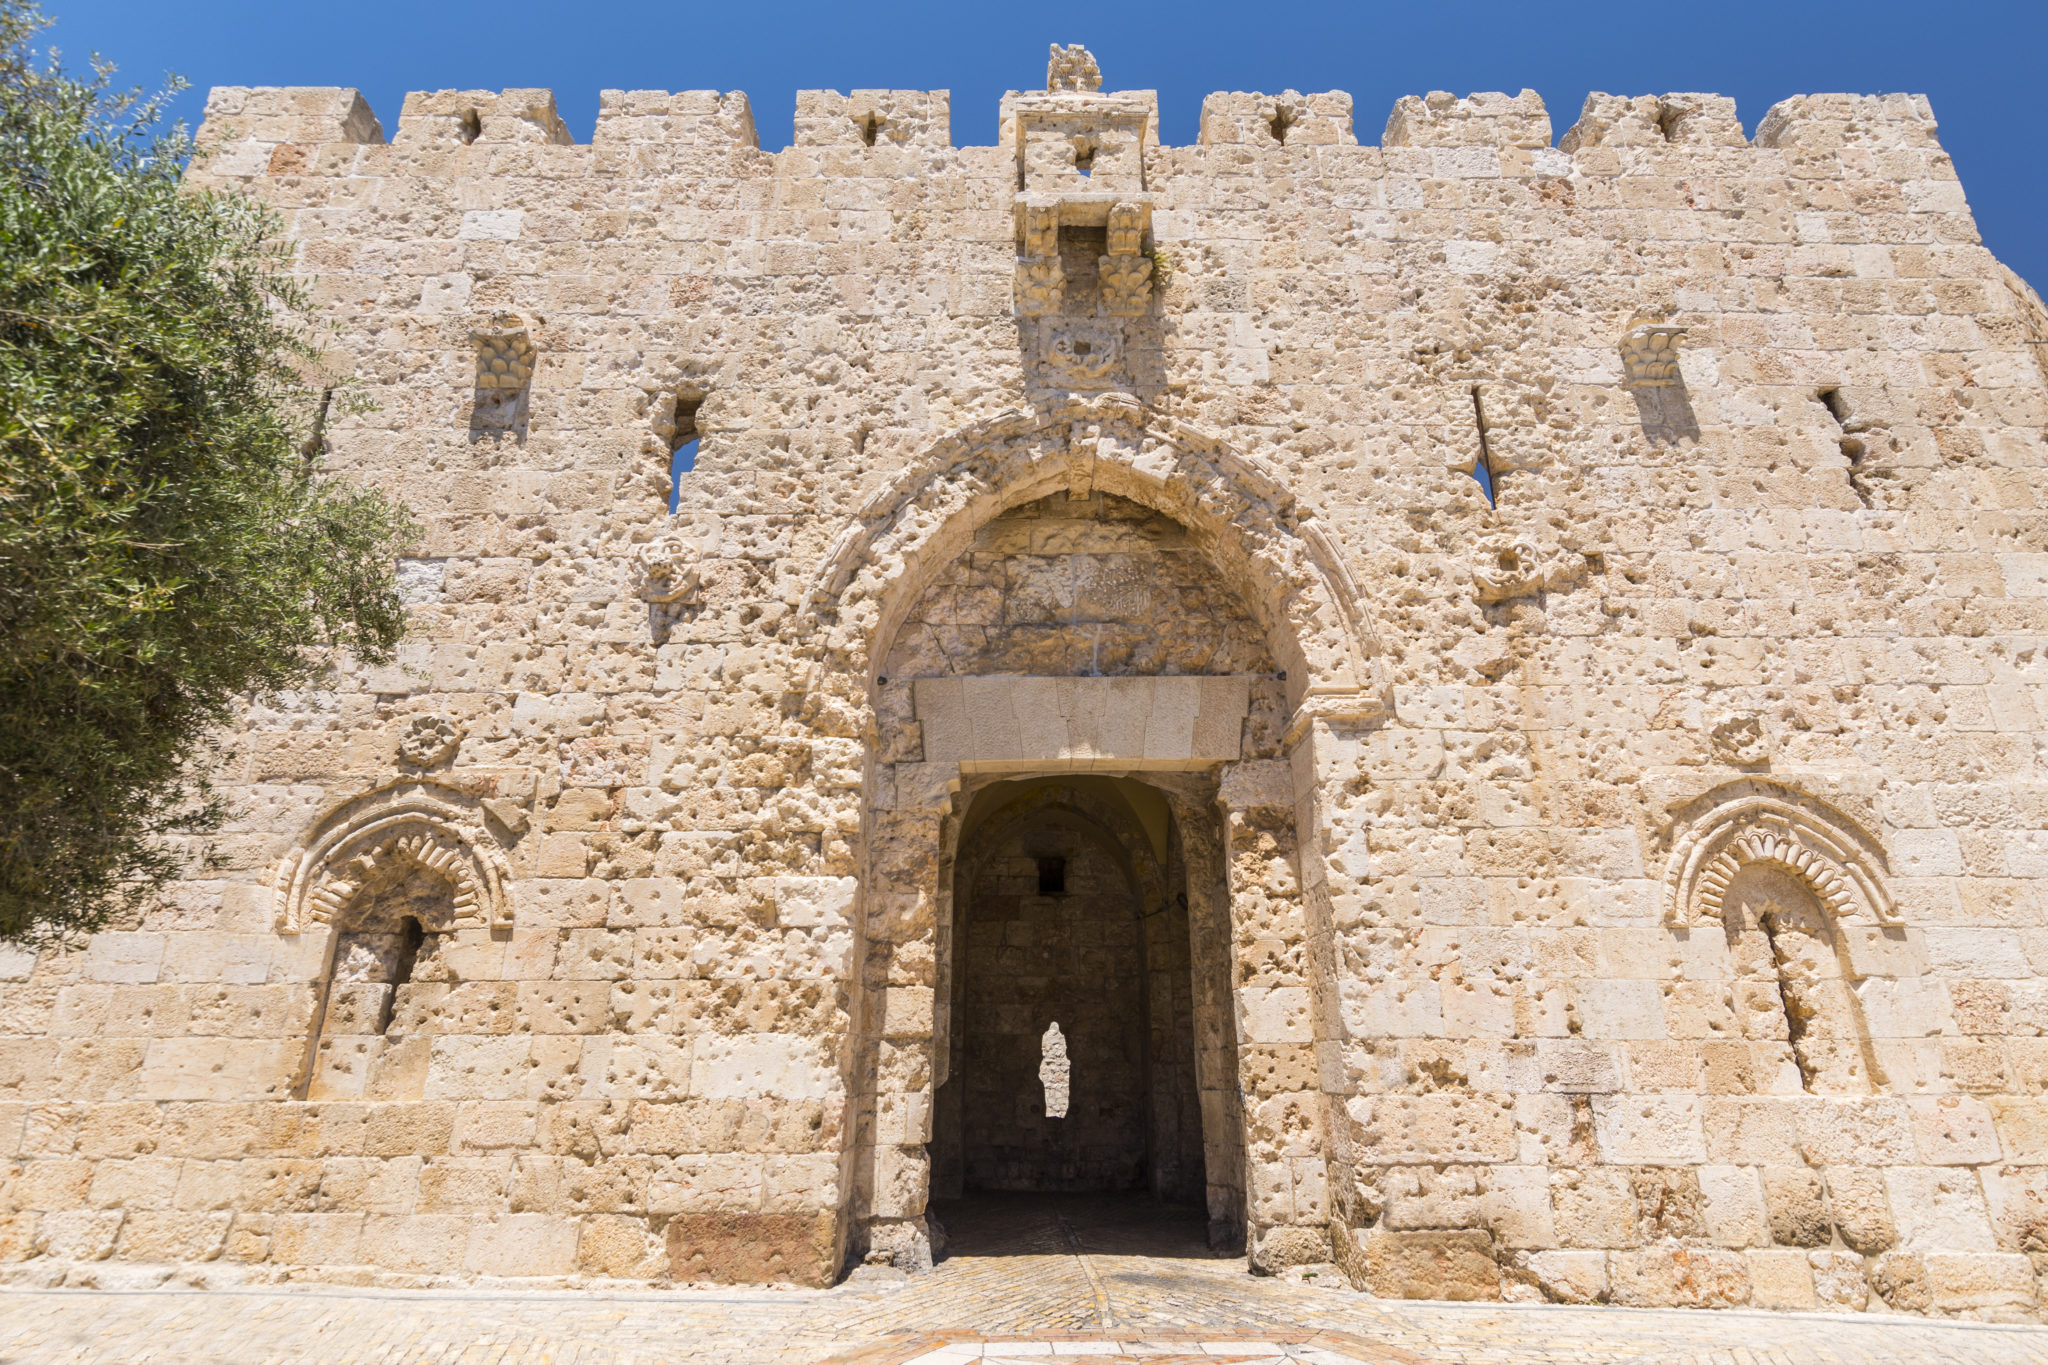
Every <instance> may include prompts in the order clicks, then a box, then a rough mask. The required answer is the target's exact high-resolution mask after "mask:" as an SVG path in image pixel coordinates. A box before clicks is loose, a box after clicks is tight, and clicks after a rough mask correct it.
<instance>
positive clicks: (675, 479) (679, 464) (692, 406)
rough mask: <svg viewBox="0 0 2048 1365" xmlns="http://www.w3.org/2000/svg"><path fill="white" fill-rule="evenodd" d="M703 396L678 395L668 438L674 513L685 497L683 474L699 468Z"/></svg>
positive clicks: (670, 491)
mask: <svg viewBox="0 0 2048 1365" xmlns="http://www.w3.org/2000/svg"><path fill="white" fill-rule="evenodd" d="M703 405H704V400H703V399H701V398H690V397H687V396H685V395H683V394H678V395H676V411H675V419H674V423H675V424H674V427H673V429H672V430H671V432H670V434H669V438H668V510H669V511H670V512H674V511H675V510H676V507H677V505H678V504H679V503H680V502H681V500H682V496H683V475H685V474H687V473H689V472H690V471H691V470H693V469H695V468H696V467H697V441H698V431H697V409H698V408H700V407H702V406H703Z"/></svg>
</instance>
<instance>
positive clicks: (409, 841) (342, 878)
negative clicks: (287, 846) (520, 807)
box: [271, 778, 512, 934]
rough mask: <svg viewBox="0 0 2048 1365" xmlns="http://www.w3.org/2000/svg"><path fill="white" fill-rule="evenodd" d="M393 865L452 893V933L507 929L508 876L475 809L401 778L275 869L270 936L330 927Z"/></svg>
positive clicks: (332, 820) (325, 820) (450, 790)
mask: <svg viewBox="0 0 2048 1365" xmlns="http://www.w3.org/2000/svg"><path fill="white" fill-rule="evenodd" d="M394 862H403V863H407V864H411V865H414V866H418V867H421V868H424V869H425V870H427V871H429V872H433V873H435V874H436V875H438V876H441V877H444V878H446V879H447V880H448V881H449V882H450V883H451V884H452V885H453V887H454V913H455V919H454V923H453V924H452V925H451V926H450V927H451V928H458V929H472V928H475V929H481V928H490V929H499V928H509V927H510V926H511V924H512V893H511V887H510V885H509V882H510V871H509V869H508V867H507V864H506V862H505V856H504V854H503V853H502V852H501V851H500V850H499V848H498V846H497V842H496V840H495V839H493V838H492V837H491V835H490V833H489V832H488V831H487V830H486V829H485V828H484V822H483V816H482V812H481V808H480V807H479V806H478V805H477V803H476V801H475V799H474V798H473V797H471V796H470V795H468V794H467V793H465V792H463V791H461V790H459V789H457V788H455V787H451V786H446V785H443V784H441V783H437V782H430V781H421V780H419V779H417V778H409V779H405V780H402V781H399V782H394V783H391V784H389V785H387V786H384V787H379V788H377V789H376V790H374V791H371V792H367V793H364V794H363V795H360V796H356V797H352V798H350V799H349V800H347V801H344V802H342V803H341V804H340V805H338V806H336V807H334V808H333V809H331V810H330V811H328V812H327V814H325V815H324V816H322V817H321V818H320V819H319V820H318V821H316V822H315V823H314V825H313V827H312V828H311V829H310V830H309V831H308V832H307V835H306V837H305V838H304V839H302V840H301V841H300V842H299V843H297V844H296V845H294V846H293V848H292V849H291V851H290V852H288V853H286V854H285V855H284V857H283V858H282V859H280V860H279V861H278V865H277V868H276V870H275V871H274V872H273V873H272V876H271V890H272V895H273V902H272V906H273V913H274V916H275V926H276V929H277V931H278V932H279V933H285V934H299V933H305V932H307V931H309V930H311V929H312V928H313V927H314V926H316V925H321V924H333V923H336V922H338V921H339V920H340V919H341V917H342V916H343V915H344V913H345V912H346V911H347V909H348V906H349V903H350V902H351V901H352V900H354V898H355V896H356V894H357V892H359V891H361V890H362V889H363V887H364V886H365V885H367V884H369V882H370V881H371V880H372V879H374V878H375V877H376V876H377V875H378V874H379V873H380V872H381V871H382V870H384V869H386V868H388V866H389V865H390V864H392V863H394Z"/></svg>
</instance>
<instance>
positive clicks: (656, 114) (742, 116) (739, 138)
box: [590, 90, 761, 149]
mask: <svg viewBox="0 0 2048 1365" xmlns="http://www.w3.org/2000/svg"><path fill="white" fill-rule="evenodd" d="M590 140H591V142H592V144H593V145H595V146H599V147H607V146H619V145H622V144H630V143H649V142H657V143H668V144H672V145H674V144H679V145H682V146H696V147H736V148H749V149H758V148H759V147H760V145H761V137H760V134H759V133H757V132H756V131H755V129H754V108H753V105H751V104H750V103H748V101H747V96H746V92H745V91H743V90H728V91H726V92H725V93H723V94H720V93H719V92H718V91H716V90H683V91H679V92H677V93H676V94H673V95H672V94H670V93H669V92H668V91H666V90H605V91H601V92H600V93H599V94H598V97H597V129H596V131H595V132H593V133H592V134H591V138H590Z"/></svg>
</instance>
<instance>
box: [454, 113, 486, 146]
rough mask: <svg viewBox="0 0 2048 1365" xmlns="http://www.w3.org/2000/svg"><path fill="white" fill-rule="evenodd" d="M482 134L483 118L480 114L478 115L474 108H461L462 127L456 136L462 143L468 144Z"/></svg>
mask: <svg viewBox="0 0 2048 1365" xmlns="http://www.w3.org/2000/svg"><path fill="white" fill-rule="evenodd" d="M483 135H484V121H483V118H482V117H481V116H480V115H479V114H478V113H477V112H476V110H474V109H465V110H463V111H462V128H461V129H460V131H459V132H457V134H456V136H458V137H460V138H461V139H462V141H463V143H464V145H467V144H469V143H472V142H474V141H476V140H477V139H478V138H480V137H482V136H483Z"/></svg>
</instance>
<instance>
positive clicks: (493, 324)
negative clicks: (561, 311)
mask: <svg viewBox="0 0 2048 1365" xmlns="http://www.w3.org/2000/svg"><path fill="white" fill-rule="evenodd" d="M469 335H470V340H472V341H474V342H475V343H476V387H477V391H478V392H479V393H484V394H490V395H492V396H494V397H504V398H509V397H511V396H513V395H514V394H517V393H518V392H519V391H520V390H521V389H523V388H525V387H526V386H527V383H528V382H529V381H531V380H532V378H533V340H532V338H530V337H529V336H528V335H527V333H526V325H525V324H524V323H523V322H521V321H520V320H519V319H518V318H516V317H513V316H511V315H509V314H508V315H501V316H499V317H495V318H493V319H491V321H490V323H489V324H488V325H486V326H483V327H479V328H477V329H476V330H475V331H473V332H471V333H470V334H469Z"/></svg>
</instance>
